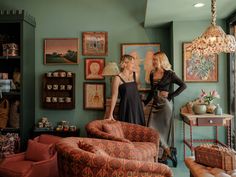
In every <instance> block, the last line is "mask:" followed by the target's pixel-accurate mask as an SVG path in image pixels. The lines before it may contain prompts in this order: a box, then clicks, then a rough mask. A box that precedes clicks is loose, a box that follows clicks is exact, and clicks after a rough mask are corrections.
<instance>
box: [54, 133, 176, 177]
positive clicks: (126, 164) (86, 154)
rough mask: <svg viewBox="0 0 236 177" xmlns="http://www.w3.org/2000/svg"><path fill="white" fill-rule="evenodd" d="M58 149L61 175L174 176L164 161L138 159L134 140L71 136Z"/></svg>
mask: <svg viewBox="0 0 236 177" xmlns="http://www.w3.org/2000/svg"><path fill="white" fill-rule="evenodd" d="M56 149H57V155H58V169H59V175H60V177H87V176H90V177H95V176H96V177H97V176H102V177H111V176H114V177H116V176H117V177H118V176H122V177H127V176H136V177H141V176H152V177H171V176H173V174H172V171H171V169H170V168H169V167H168V166H166V165H164V164H159V163H153V162H145V161H139V160H137V159H136V156H135V152H133V145H132V144H131V143H126V142H119V141H111V140H104V139H92V138H78V137H69V138H64V139H62V140H61V141H59V142H58V143H57V144H56Z"/></svg>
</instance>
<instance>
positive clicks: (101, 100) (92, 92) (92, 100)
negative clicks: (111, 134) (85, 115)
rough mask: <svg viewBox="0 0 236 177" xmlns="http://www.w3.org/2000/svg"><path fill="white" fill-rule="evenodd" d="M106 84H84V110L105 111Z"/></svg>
mask: <svg viewBox="0 0 236 177" xmlns="http://www.w3.org/2000/svg"><path fill="white" fill-rule="evenodd" d="M105 87H106V85H105V83H95V82H85V83H84V109H93V110H104V109H105V89H106V88H105Z"/></svg>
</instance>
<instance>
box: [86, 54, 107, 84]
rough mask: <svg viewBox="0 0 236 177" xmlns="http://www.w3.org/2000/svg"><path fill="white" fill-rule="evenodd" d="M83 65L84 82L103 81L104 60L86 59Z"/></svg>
mask: <svg viewBox="0 0 236 177" xmlns="http://www.w3.org/2000/svg"><path fill="white" fill-rule="evenodd" d="M84 62H85V65H84V67H85V68H84V71H85V79H86V80H103V79H104V76H103V75H102V71H103V68H104V66H105V59H104V58H86V59H85V61H84Z"/></svg>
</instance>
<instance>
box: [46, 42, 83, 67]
mask: <svg viewBox="0 0 236 177" xmlns="http://www.w3.org/2000/svg"><path fill="white" fill-rule="evenodd" d="M78 49H79V39H78V38H49V39H45V40H44V64H78V63H79V55H78Z"/></svg>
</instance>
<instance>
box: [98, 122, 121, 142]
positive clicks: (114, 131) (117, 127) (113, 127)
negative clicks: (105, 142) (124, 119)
mask: <svg viewBox="0 0 236 177" xmlns="http://www.w3.org/2000/svg"><path fill="white" fill-rule="evenodd" d="M102 128H103V130H104V131H105V132H107V133H109V134H111V135H114V136H116V137H120V138H124V133H123V130H122V127H121V124H120V122H118V121H108V122H107V123H106V124H103V125H102Z"/></svg>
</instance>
